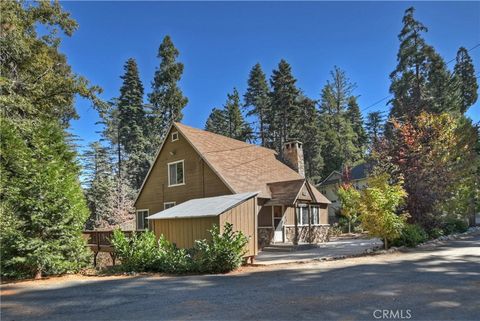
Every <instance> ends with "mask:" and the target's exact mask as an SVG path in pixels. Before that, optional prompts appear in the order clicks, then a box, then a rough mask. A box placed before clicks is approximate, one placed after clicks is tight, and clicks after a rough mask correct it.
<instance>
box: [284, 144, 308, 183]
mask: <svg viewBox="0 0 480 321" xmlns="http://www.w3.org/2000/svg"><path fill="white" fill-rule="evenodd" d="M302 145H303V144H302V143H301V142H299V141H297V140H295V141H290V142H287V143H285V144H283V159H284V161H285V163H287V165H288V166H290V167H291V168H293V169H294V170H295V171H297V172H298V173H299V174H300V175H301V176H302V177H305V163H304V161H303V148H302Z"/></svg>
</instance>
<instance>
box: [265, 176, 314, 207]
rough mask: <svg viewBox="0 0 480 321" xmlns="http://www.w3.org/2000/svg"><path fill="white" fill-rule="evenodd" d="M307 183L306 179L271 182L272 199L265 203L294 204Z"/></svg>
mask: <svg viewBox="0 0 480 321" xmlns="http://www.w3.org/2000/svg"><path fill="white" fill-rule="evenodd" d="M304 184H305V179H303V178H302V179H297V180H294V181H283V182H275V183H269V184H268V186H269V187H270V191H271V193H272V199H271V200H269V201H268V202H267V203H265V205H293V204H294V203H295V200H296V199H297V196H298V194H299V192H300V190H301V189H302V187H303V185H304Z"/></svg>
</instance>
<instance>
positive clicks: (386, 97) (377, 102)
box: [362, 43, 480, 112]
mask: <svg viewBox="0 0 480 321" xmlns="http://www.w3.org/2000/svg"><path fill="white" fill-rule="evenodd" d="M478 47H480V43H477V44H476V45H475V46H473V47H472V48H470V49H468V50H467V52H470V51H472V50H474V49H476V48H478ZM455 59H457V57H455V58H453V59H450V60H449V61H447V62H446V63H445V64H446V65H448V64H450V63H452V62H454V61H455ZM479 77H480V76H478V77H477V79H478V78H479ZM390 97H392V95H388V96H385V97H383V98H382V99H380V100H378V101H376V102H374V103H373V104H371V105H369V106H367V107H365V108H364V109H362V112H364V111H366V110H368V109H370V108H372V107H374V106H376V105H378V104H380V103H381V102H382V101H385V100H387V99H388V98H390Z"/></svg>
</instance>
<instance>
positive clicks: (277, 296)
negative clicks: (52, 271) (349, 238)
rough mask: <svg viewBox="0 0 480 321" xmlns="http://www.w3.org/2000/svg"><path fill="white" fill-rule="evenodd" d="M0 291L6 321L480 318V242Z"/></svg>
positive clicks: (68, 279)
mask: <svg viewBox="0 0 480 321" xmlns="http://www.w3.org/2000/svg"><path fill="white" fill-rule="evenodd" d="M1 290H2V298H1V299H2V305H1V314H2V315H1V319H2V320H17V321H19V320H322V319H323V320H376V318H375V316H379V315H382V314H383V313H384V311H387V312H386V313H387V314H388V315H389V316H395V315H396V316H397V317H398V318H397V320H398V319H400V315H403V317H404V319H410V320H478V318H479V315H480V236H478V235H477V236H470V237H468V238H465V239H460V240H455V241H448V242H444V243H442V244H441V245H438V246H436V247H426V248H421V249H418V250H415V251H413V252H408V253H393V254H386V255H379V256H373V257H360V258H353V259H346V260H340V261H329V262H317V263H310V264H288V265H275V266H269V267H248V268H244V269H243V270H242V271H240V272H236V273H231V274H228V275H203V276H184V277H160V276H140V277H104V278H98V277H90V278H88V277H80V278H78V277H66V278H59V279H52V280H46V281H37V282H21V283H16V284H7V285H2V287H1ZM379 313H380V314H379ZM408 316H410V318H408ZM384 319H385V318H384ZM389 319H392V318H389Z"/></svg>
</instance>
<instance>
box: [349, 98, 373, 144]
mask: <svg viewBox="0 0 480 321" xmlns="http://www.w3.org/2000/svg"><path fill="white" fill-rule="evenodd" d="M347 105H348V106H347V118H348V120H349V121H350V124H351V125H352V129H353V131H354V132H355V134H356V135H357V137H356V139H355V141H354V145H355V147H357V149H358V150H359V151H360V152H362V153H363V152H365V150H366V147H367V141H368V136H367V133H366V131H365V128H364V123H363V117H362V113H361V112H360V107H359V106H358V103H357V98H356V97H355V96H351V97H350V98H349V99H348V104H347Z"/></svg>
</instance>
